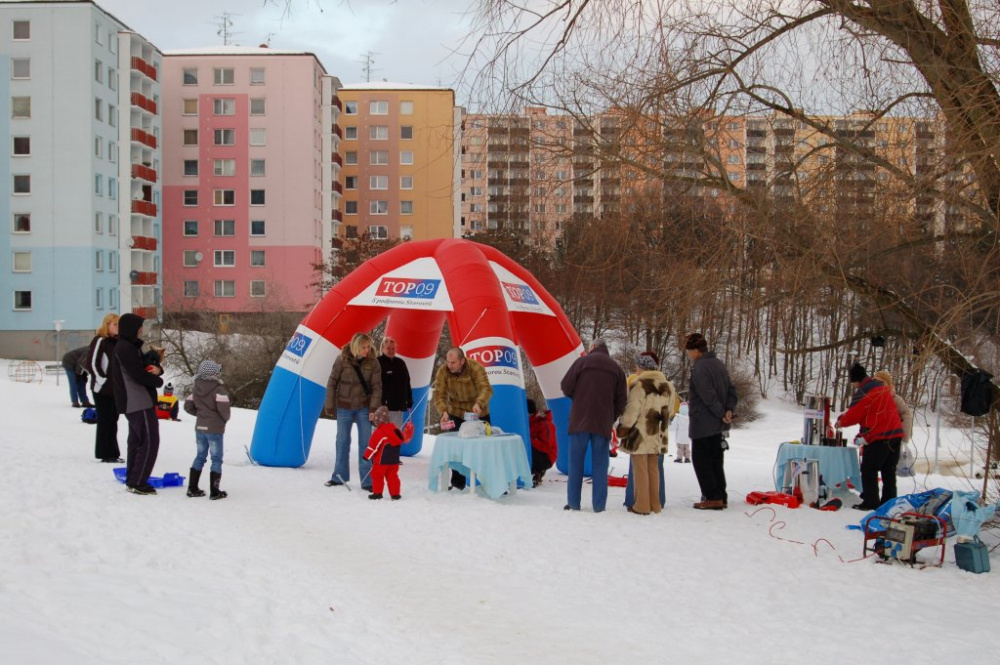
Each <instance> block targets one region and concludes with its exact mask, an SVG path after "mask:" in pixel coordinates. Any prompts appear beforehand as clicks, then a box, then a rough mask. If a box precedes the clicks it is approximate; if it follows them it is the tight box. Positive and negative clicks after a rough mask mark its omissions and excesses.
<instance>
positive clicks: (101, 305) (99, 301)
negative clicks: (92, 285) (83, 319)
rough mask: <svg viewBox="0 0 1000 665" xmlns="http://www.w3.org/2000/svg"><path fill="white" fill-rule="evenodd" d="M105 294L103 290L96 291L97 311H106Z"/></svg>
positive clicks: (95, 304)
mask: <svg viewBox="0 0 1000 665" xmlns="http://www.w3.org/2000/svg"><path fill="white" fill-rule="evenodd" d="M103 295H104V293H103V292H102V290H101V289H99V288H98V289H94V307H95V308H97V309H104V299H103V298H102V296H103Z"/></svg>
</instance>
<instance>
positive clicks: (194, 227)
mask: <svg viewBox="0 0 1000 665" xmlns="http://www.w3.org/2000/svg"><path fill="white" fill-rule="evenodd" d="M184 235H186V236H196V235H198V220H197V219H185V220H184Z"/></svg>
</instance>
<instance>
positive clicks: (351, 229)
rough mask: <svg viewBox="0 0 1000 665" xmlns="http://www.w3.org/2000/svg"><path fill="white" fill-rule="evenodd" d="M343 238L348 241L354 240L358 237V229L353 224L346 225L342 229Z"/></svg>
mask: <svg viewBox="0 0 1000 665" xmlns="http://www.w3.org/2000/svg"><path fill="white" fill-rule="evenodd" d="M344 237H345V238H348V239H354V238H357V237H358V227H356V226H354V225H353V224H348V225H347V226H345V227H344Z"/></svg>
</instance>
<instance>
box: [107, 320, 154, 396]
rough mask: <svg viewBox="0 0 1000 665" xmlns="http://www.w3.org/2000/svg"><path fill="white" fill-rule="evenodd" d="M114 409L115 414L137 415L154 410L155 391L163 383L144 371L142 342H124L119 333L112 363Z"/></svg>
mask: <svg viewBox="0 0 1000 665" xmlns="http://www.w3.org/2000/svg"><path fill="white" fill-rule="evenodd" d="M111 380H112V381H113V382H114V393H115V406H116V407H117V409H118V413H136V412H137V411H143V410H145V409H152V408H154V407H155V406H156V389H157V388H159V387H160V386H162V385H163V379H161V378H160V377H158V376H156V375H155V374H150V373H149V372H147V371H146V366H145V364H144V363H143V361H142V340H141V339H138V338H131V339H129V338H127V337H125V336H124V335H123V334H122V333H121V332H120V333H119V335H118V343H117V344H116V345H115V360H114V362H113V363H111Z"/></svg>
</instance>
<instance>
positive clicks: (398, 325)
mask: <svg viewBox="0 0 1000 665" xmlns="http://www.w3.org/2000/svg"><path fill="white" fill-rule="evenodd" d="M386 318H388V323H387V325H386V334H388V335H390V336H391V337H393V338H395V339H396V342H397V350H398V351H397V352H398V354H399V356H400V357H401V358H403V360H405V361H406V364H407V367H408V368H409V371H410V381H411V384H412V387H413V402H414V410H413V414H412V419H413V424H414V432H415V433H414V437H413V439H412V440H411V441H410V442H409V443H408V444H405V445H404V446H403V450H402V452H403V454H404V455H415V454H417V453H418V452H420V448H421V445H422V442H423V424H424V419H425V416H426V412H427V401H428V400H427V399H426V398H427V395H428V392H429V389H430V384H431V382H432V380H433V375H432V373H433V371H434V360H435V354H436V352H437V345H438V340H439V338H440V336H441V329H442V327H443V325H444V322H445V319H446V318H447V321H448V329H449V331H450V332H451V336H452V342H453V343H454V344H455V345H456V346H459V347H461V348H462V349H463V350H464V351H465V353H466V355H467V356H468V357H470V358H474V359H475V360H477V361H478V362H480V363H481V364H482V365H483V366H484V367H485V368H486V372H487V374H488V375H489V379H490V384H491V385H492V386H493V398H492V400H491V401H490V419H491V422H493V424H495V425H499V426H500V427H501V428H502V429H503V430H504V431H505V432H513V433H517V434H520V435H521V437H522V438H523V439H524V441H525V446H526V448H527V453H528V458H529V459H530V458H531V450H530V444H531V438H530V435H529V433H528V417H527V407H526V404H525V393H524V374H523V372H522V365H521V360H520V353H519V350H523V351H524V353H525V355H526V356H527V358H528V360H529V361H530V362H531V364H532V366H533V367H534V370H535V375H536V377H537V378H538V382H539V384H540V386H541V389H542V394H543V395H544V396H545V400H546V402H547V404H548V407H549V409H550V410H551V411H552V415H553V419H554V421H555V423H556V433H557V439H558V441H559V458H558V460H557V466H558V468H559V469H560V470H561V471H562V472H563V473H566V472H567V469H568V455H567V448H568V446H567V444H568V441H569V438H568V436H567V433H566V426H567V422H568V419H569V408H570V399H569V398H567V397H566V396H564V395H563V393H562V390H561V389H560V388H559V383H560V381H561V380H562V378H563V376H565V374H566V371H567V370H568V369H569V366H570V365H571V364H572V363H573V361H574V360H576V359H577V358H578V357H580V356H581V355H582V354H583V345H582V344H581V342H580V338H579V337H578V336H577V334H576V332H575V331H574V330H573V327H572V326H571V325H570V324H569V321H568V320H567V318H566V315H565V314H564V313H563V311H562V308H560V307H559V304H558V303H557V302H556V301H555V300H554V299H553V298H552V296H551V295H549V293H548V292H547V291H546V290H545V289H544V288H542V286H541V285H540V284H539V283H538V281H537V280H536V279H535V278H534V277H533V276H532V275H531V274H530V273H529V272H528V271H527V270H525V269H524V268H522V267H521V266H519V265H518V264H517V263H515V262H514V261H512V260H510V259H509V258H507V256H505V255H504V254H502V253H501V252H499V251H497V250H495V249H493V248H492V247H488V246H485V245H480V244H478V243H475V242H471V241H468V240H459V239H451V238H449V239H443V240H428V241H423V242H407V243H404V244H402V245H399V246H398V247H395V248H393V249H391V250H389V251H387V252H385V253H383V254H380V255H379V256H376V257H374V258H372V259H370V260H368V261H366V262H365V263H364V264H362V265H361V266H359V267H358V268H357V269H356V270H354V271H353V272H351V273H350V274H349V275H348V276H347V277H345V278H344V279H343V280H341V281H340V282H339V283H338V284H337V285H336V286H335V287H334V288H333V289H332V290H331V291H330V292H328V293H327V294H326V296H324V297H323V299H322V300H321V301H320V302H319V303H317V305H316V306H315V307H314V308H313V310H312V312H310V313H309V315H308V316H306V318H305V319H304V320H303V321H302V323H301V324H300V325H299V327H298V328H297V330H296V331H295V334H294V335H293V336H292V339H291V340H290V341H289V342H288V346H287V347H286V348H285V351H284V352H283V353H282V355H281V358H280V359H279V360H278V364H277V365H276V367H275V369H274V373H273V374H272V375H271V380H270V382H269V383H268V386H267V391H266V392H265V393H264V399H263V401H262V402H261V405H260V411H259V412H258V415H257V424H256V426H255V427H254V433H253V443H252V444H251V449H250V454H251V456H252V457H253V459H254V460H255V461H257V462H258V463H260V464H263V465H266V466H284V467H298V466H302V465H303V464H305V462H306V460H307V459H308V458H309V449H310V447H311V444H312V437H313V433H314V431H315V429H316V421H317V419H318V418H319V415H320V412H321V411H322V409H323V403H324V400H325V396H326V382H327V379H328V377H329V375H330V370H331V369H332V367H333V363H334V361H335V360H336V358H337V356H338V355H339V354H340V351H341V348H342V347H343V346H344V345H345V344H347V342H349V341H350V339H351V337H352V335H354V333H356V332H359V331H362V332H366V331H368V330H371V329H372V328H373V327H374V326H376V325H377V324H379V323H381V322H382V321H383V320H385V319H386ZM376 343H378V340H376ZM587 466H588V467H589V455H588V465H587ZM586 472H587V473H589V469H588V470H587V471H586Z"/></svg>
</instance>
